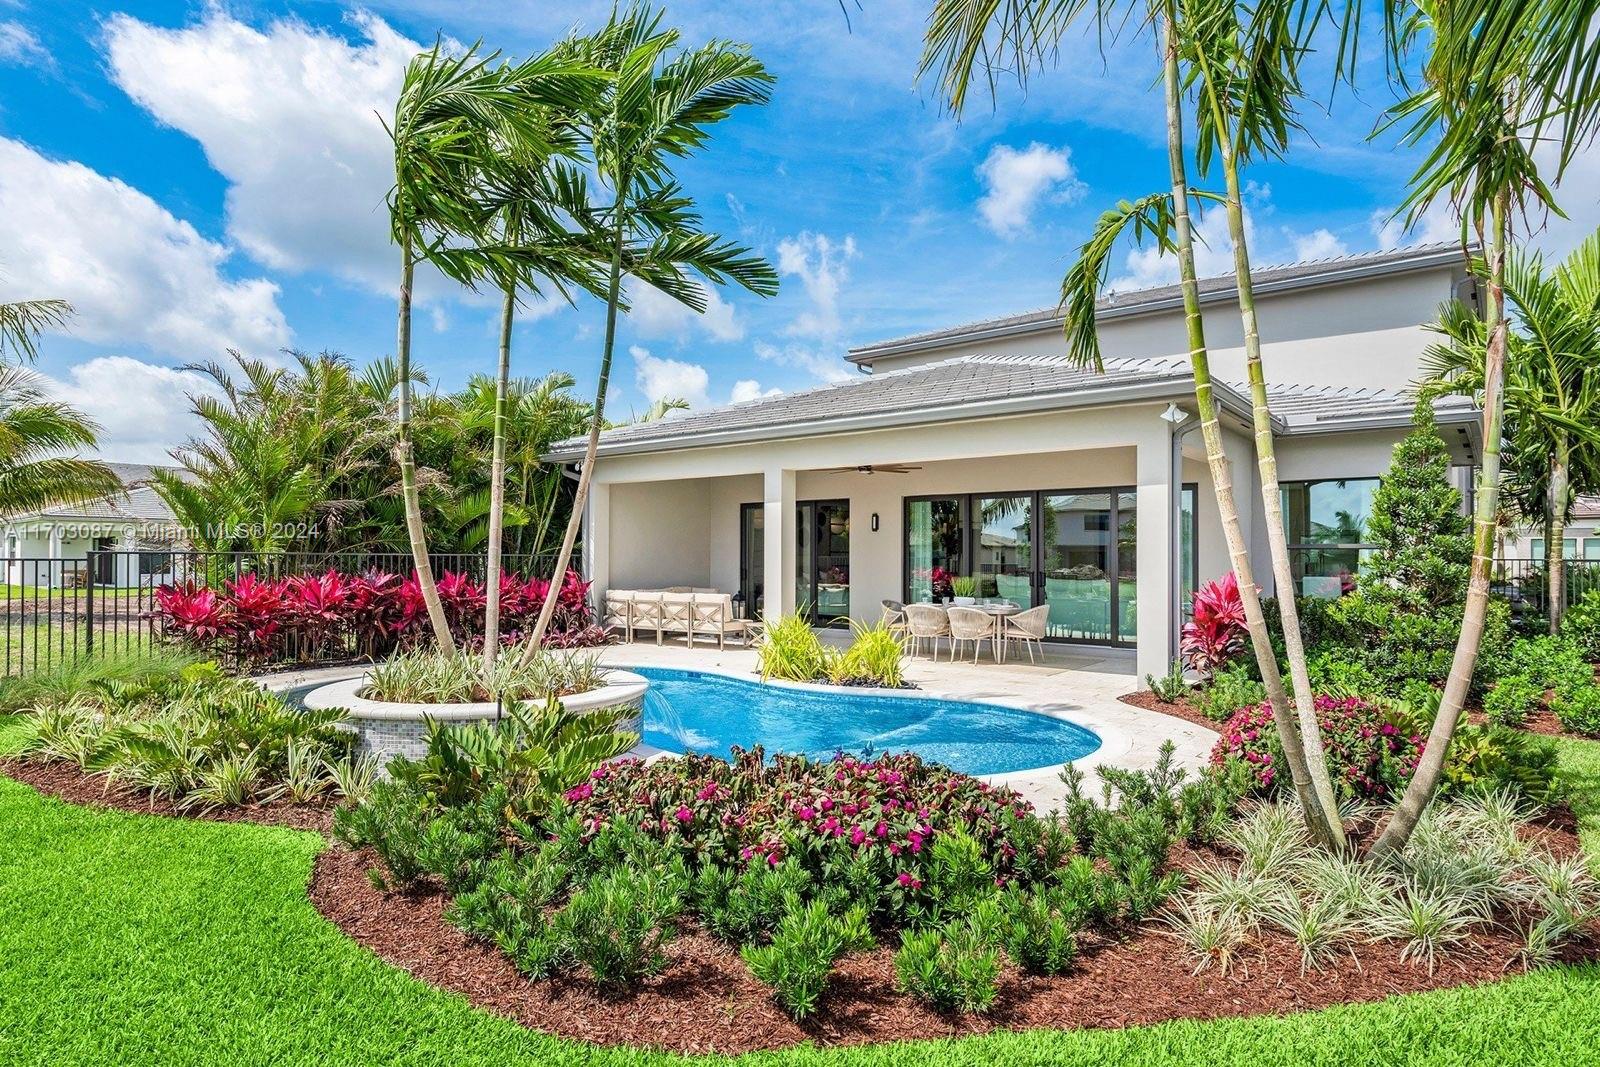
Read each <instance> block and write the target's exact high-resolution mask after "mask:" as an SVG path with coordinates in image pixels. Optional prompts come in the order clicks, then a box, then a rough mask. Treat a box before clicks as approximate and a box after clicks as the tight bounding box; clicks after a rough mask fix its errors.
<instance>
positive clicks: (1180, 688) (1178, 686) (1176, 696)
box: [1144, 659, 1189, 704]
mask: <svg viewBox="0 0 1600 1067" xmlns="http://www.w3.org/2000/svg"><path fill="white" fill-rule="evenodd" d="M1144 684H1145V685H1147V686H1149V687H1150V692H1152V693H1154V694H1155V695H1156V699H1157V700H1159V701H1161V702H1162V703H1163V704H1175V703H1177V702H1178V701H1180V700H1182V699H1183V698H1184V697H1185V696H1187V695H1188V693H1189V683H1188V682H1186V681H1184V679H1183V660H1181V659H1175V660H1173V661H1172V667H1171V668H1170V669H1168V671H1167V673H1166V675H1165V676H1164V677H1161V678H1157V677H1156V676H1155V675H1153V674H1147V675H1145V676H1144Z"/></svg>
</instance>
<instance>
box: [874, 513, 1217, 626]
mask: <svg viewBox="0 0 1600 1067" xmlns="http://www.w3.org/2000/svg"><path fill="white" fill-rule="evenodd" d="M1181 492H1182V496H1181V498H1180V508H1181V513H1180V521H1179V551H1180V552H1181V553H1182V560H1181V564H1180V568H1179V572H1180V581H1181V582H1182V585H1183V588H1184V590H1185V591H1186V592H1188V591H1192V589H1193V586H1194V580H1195V570H1196V561H1197V558H1198V557H1197V556H1196V552H1197V548H1198V546H1197V544H1196V539H1195V531H1194V515H1195V492H1196V487H1195V486H1193V485H1185V486H1183V488H1182V490H1181ZM905 506H906V527H905V529H906V544H905V593H906V599H907V600H909V601H913V602H915V601H923V602H927V601H932V600H934V599H937V598H936V597H935V596H934V591H933V575H934V573H935V572H936V571H939V572H943V573H946V574H949V575H951V576H956V577H960V576H967V577H972V578H975V579H977V582H976V584H977V590H976V591H977V595H978V596H979V597H980V598H992V599H997V600H1007V601H1010V602H1011V603H1013V604H1015V605H1017V606H1018V607H1020V608H1031V607H1034V606H1036V605H1041V604H1042V605H1047V606H1048V607H1049V609H1050V610H1049V612H1048V613H1047V616H1046V632H1047V633H1048V634H1049V636H1050V637H1052V638H1056V639H1058V640H1064V641H1085V642H1092V643H1096V644H1117V645H1132V644H1133V643H1134V641H1135V639H1136V637H1137V635H1138V629H1139V620H1138V599H1139V569H1138V551H1137V548H1138V503H1137V497H1136V494H1135V492H1134V490H1133V489H1131V488H1126V487H1113V488H1108V489H1101V488H1095V489H1062V490H1055V489H1043V490H1038V491H1028V492H1008V493H993V494H983V493H973V494H960V495H947V496H935V497H913V498H908V499H907V500H906V504H905Z"/></svg>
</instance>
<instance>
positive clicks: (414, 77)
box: [388, 45, 597, 651]
mask: <svg viewBox="0 0 1600 1067" xmlns="http://www.w3.org/2000/svg"><path fill="white" fill-rule="evenodd" d="M497 58H498V57H497V55H490V56H487V57H480V56H478V55H477V53H476V50H475V49H473V50H469V51H468V52H466V53H465V54H463V55H454V56H453V55H449V54H447V53H446V52H445V51H444V49H443V48H442V46H441V45H435V46H434V47H433V48H432V49H431V50H430V51H428V52H424V53H423V54H421V55H419V56H417V57H416V58H415V59H414V60H412V62H411V63H410V64H409V65H408V66H407V68H406V73H405V78H404V80H403V82H402V84H401V89H400V97H399V100H398V101H397V102H396V104H395V112H394V118H393V121H392V122H391V123H390V124H389V127H388V129H389V135H390V139H391V140H392V141H393V144H394V169H395V184H394V186H393V188H392V189H391V190H390V192H389V217H390V233H391V237H392V239H393V240H394V242H395V244H396V245H398V246H399V248H400V288H399V300H398V305H399V306H398V326H397V331H396V343H395V357H396V363H397V368H398V371H399V400H398V404H397V408H396V428H397V431H398V432H397V440H396V442H395V456H396V460H397V462H398V464H399V467H400V486H401V496H402V500H403V502H404V507H405V519H406V531H407V537H408V540H409V542H410V547H411V555H412V560H413V563H414V565H415V567H416V571H417V583H418V585H419V587H420V588H421V592H422V597H423V601H424V603H426V605H427V609H428V619H429V622H430V624H431V625H432V628H433V634H434V641H435V643H436V644H437V645H438V646H439V648H441V649H443V650H446V651H448V650H450V649H451V648H452V647H453V644H454V642H453V641H452V640H451V636H450V624H449V621H448V620H447V619H446V617H445V613H444V606H443V604H442V603H441V602H440V600H439V594H438V590H437V588H436V587H435V584H434V577H433V568H432V566H431V564H430V562H429V559H428V545H427V535H426V532H425V529H424V526H423V518H422V504H421V498H420V494H419V490H418V486H417V472H416V458H415V452H414V444H413V438H412V421H411V420H412V413H413V398H412V391H411V383H412V375H411V303H412V283H413V279H414V277H415V273H416V268H417V265H418V264H419V263H424V262H426V263H431V264H432V265H433V266H435V267H437V268H438V269H439V270H440V271H441V272H442V273H444V274H445V275H446V276H447V277H450V278H452V279H454V280H455V281H458V282H460V283H462V284H465V285H474V284H476V283H477V282H478V281H479V280H480V279H481V278H482V276H483V270H482V263H483V259H482V255H481V247H479V246H481V245H483V244H485V243H488V242H489V236H488V235H489V233H490V229H491V227H492V225H493V216H492V211H490V210H487V209H486V208H485V205H484V202H483V198H482V196H481V192H482V182H483V177H484V173H485V170H486V168H489V167H492V166H493V165H494V163H495V161H497V160H500V159H502V158H504V156H505V153H506V146H508V145H514V146H516V150H517V152H518V153H519V154H520V155H521V156H522V158H524V159H526V158H533V157H538V156H548V155H550V154H552V153H553V152H554V151H555V150H556V145H555V144H553V143H552V138H551V126H550V123H549V121H548V118H549V111H550V109H552V108H553V109H557V110H563V109H564V110H575V109H578V108H581V107H582V106H584V105H585V104H586V102H587V101H588V99H589V98H590V96H591V95H592V94H593V92H594V87H595V85H596V82H597V76H596V75H595V72H594V71H593V70H590V69H588V68H585V67H584V66H583V65H582V64H581V63H579V62H576V61H575V60H573V59H572V58H571V57H569V56H566V55H558V54H555V53H548V54H546V55H542V56H539V57H536V58H534V59H531V60H528V61H526V62H523V63H518V64H505V65H496V64H495V61H496V59H497Z"/></svg>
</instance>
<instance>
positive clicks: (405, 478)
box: [394, 241, 455, 652]
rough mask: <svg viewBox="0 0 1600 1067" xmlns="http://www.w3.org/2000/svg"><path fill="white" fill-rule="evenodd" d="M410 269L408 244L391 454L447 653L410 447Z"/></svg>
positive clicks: (426, 594) (433, 620)
mask: <svg viewBox="0 0 1600 1067" xmlns="http://www.w3.org/2000/svg"><path fill="white" fill-rule="evenodd" d="M414 268H415V264H414V263H413V262H412V259H411V244H410V242H409V241H408V242H406V243H405V244H404V245H402V246H401V249H400V323H399V333H398V336H397V338H396V344H395V362H396V363H397V364H398V373H399V377H400V403H399V407H398V410H397V412H396V423H397V427H396V428H397V429H398V431H399V433H398V435H397V437H396V440H395V445H394V452H395V459H396V460H397V461H398V462H399V464H400V497H401V501H402V502H403V504H404V505H405V512H406V536H407V538H408V539H409V540H410V542H411V560H412V563H413V564H414V565H415V567H416V569H417V585H418V586H419V587H420V588H421V590H422V602H423V604H425V605H426V606H427V609H428V622H429V623H430V624H431V625H432V626H433V641H434V644H436V645H438V647H439V651H441V652H450V651H453V650H454V648H455V642H454V641H452V640H451V638H450V622H449V620H448V619H446V618H445V614H444V605H443V604H442V603H441V602H440V601H439V589H438V587H437V586H435V585H434V582H433V564H432V562H430V561H429V559H428V535H427V532H426V531H425V530H424V529H423V526H422V499H421V497H420V496H419V495H418V492H417V460H416V455H415V453H414V452H413V450H412V445H411V278H412V272H413V270H414Z"/></svg>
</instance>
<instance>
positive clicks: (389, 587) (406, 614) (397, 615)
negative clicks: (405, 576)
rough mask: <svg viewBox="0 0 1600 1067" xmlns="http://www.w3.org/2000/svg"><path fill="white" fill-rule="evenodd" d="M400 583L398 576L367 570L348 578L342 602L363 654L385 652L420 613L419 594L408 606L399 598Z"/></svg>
mask: <svg viewBox="0 0 1600 1067" xmlns="http://www.w3.org/2000/svg"><path fill="white" fill-rule="evenodd" d="M402 584H403V583H402V582H401V581H400V576H399V575H398V574H391V573H389V572H388V571H380V570H369V571H367V572H365V573H363V574H358V575H356V576H355V577H354V578H352V579H350V594H349V597H348V598H347V600H346V602H345V603H346V607H347V608H348V613H349V617H350V625H351V627H352V629H353V630H354V631H355V635H356V641H357V643H358V647H359V649H360V650H361V652H362V654H363V655H367V656H376V655H378V654H379V653H380V652H385V651H388V650H389V649H390V648H392V647H393V646H394V644H395V642H396V641H397V640H398V639H399V637H400V634H401V633H402V632H404V630H405V628H406V626H407V625H408V624H409V623H410V622H411V620H412V619H414V618H415V617H416V615H417V612H420V611H421V610H423V605H422V591H421V590H420V589H418V590H417V598H416V604H415V606H414V608H413V607H410V606H408V605H407V603H406V602H405V600H404V599H403V598H402V596H401V586H402Z"/></svg>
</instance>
